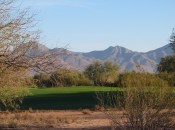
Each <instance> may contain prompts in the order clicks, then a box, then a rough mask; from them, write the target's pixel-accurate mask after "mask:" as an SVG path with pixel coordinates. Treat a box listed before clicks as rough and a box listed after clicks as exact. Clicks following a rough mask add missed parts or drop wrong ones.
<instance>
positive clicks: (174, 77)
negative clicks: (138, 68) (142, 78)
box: [157, 72, 175, 87]
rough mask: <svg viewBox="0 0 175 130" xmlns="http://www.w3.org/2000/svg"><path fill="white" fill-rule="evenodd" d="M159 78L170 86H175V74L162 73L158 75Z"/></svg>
mask: <svg viewBox="0 0 175 130" xmlns="http://www.w3.org/2000/svg"><path fill="white" fill-rule="evenodd" d="M157 77H159V78H161V79H162V80H165V81H167V82H168V85H169V86H172V87H174V86H175V72H173V73H167V72H162V73H159V74H157Z"/></svg>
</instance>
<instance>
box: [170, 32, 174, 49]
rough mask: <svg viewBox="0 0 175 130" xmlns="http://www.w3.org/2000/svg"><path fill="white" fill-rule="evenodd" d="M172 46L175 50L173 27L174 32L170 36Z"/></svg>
mask: <svg viewBox="0 0 175 130" xmlns="http://www.w3.org/2000/svg"><path fill="white" fill-rule="evenodd" d="M170 47H171V48H172V49H173V51H174V52H175V32H174V29H173V32H172V34H171V36H170Z"/></svg>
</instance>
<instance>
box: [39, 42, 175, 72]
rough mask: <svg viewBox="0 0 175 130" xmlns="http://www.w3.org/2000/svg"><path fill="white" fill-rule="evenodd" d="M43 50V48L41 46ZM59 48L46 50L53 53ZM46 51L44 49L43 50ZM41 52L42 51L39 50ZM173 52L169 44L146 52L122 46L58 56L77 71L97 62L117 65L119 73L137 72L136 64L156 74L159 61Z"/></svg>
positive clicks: (69, 52)
mask: <svg viewBox="0 0 175 130" xmlns="http://www.w3.org/2000/svg"><path fill="white" fill-rule="evenodd" d="M42 48H43V46H42ZM60 49H61V48H53V49H48V50H49V52H50V53H51V52H52V53H54V52H57V51H59V50H60ZM45 50H46V48H45ZM41 51H42V50H41ZM172 54H173V50H172V49H171V48H170V47H169V44H167V45H165V46H163V47H160V48H157V49H155V50H151V51H148V52H137V51H132V50H129V49H127V48H125V47H122V46H114V47H113V46H109V47H108V48H107V49H105V50H95V51H90V52H73V51H69V50H66V54H65V55H62V56H58V57H57V59H59V60H60V59H61V60H62V62H64V63H65V64H66V65H68V66H69V67H71V68H76V69H78V70H84V69H85V68H86V67H87V66H88V65H89V64H91V63H92V62H94V61H96V60H98V61H101V62H105V61H110V62H113V63H116V64H118V65H119V67H120V69H121V71H132V70H137V67H136V63H138V64H140V65H141V67H142V68H143V69H144V70H145V71H146V72H151V73H153V72H156V69H157V64H158V63H159V62H160V59H161V58H163V57H165V56H168V55H172Z"/></svg>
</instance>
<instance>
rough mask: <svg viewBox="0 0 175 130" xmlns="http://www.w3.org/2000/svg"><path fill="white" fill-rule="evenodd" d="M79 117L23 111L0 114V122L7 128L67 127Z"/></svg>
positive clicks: (52, 112) (48, 112)
mask: <svg viewBox="0 0 175 130" xmlns="http://www.w3.org/2000/svg"><path fill="white" fill-rule="evenodd" d="M78 119H80V118H79V117H75V116H74V117H73V116H64V115H60V113H58V112H55V111H47V112H46V111H45V112H44V111H31V110H29V111H23V112H9V111H7V112H1V116H0V122H1V124H6V125H8V126H9V127H12V128H17V127H20V126H28V125H31V126H48V125H49V126H53V127H59V126H60V125H67V124H70V123H74V122H76V121H77V120H78Z"/></svg>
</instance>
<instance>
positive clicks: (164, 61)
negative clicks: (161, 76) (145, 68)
mask: <svg viewBox="0 0 175 130" xmlns="http://www.w3.org/2000/svg"><path fill="white" fill-rule="evenodd" d="M157 70H158V72H167V73H172V72H175V55H172V56H167V57H165V58H161V60H160V63H159V64H158V67H157Z"/></svg>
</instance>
